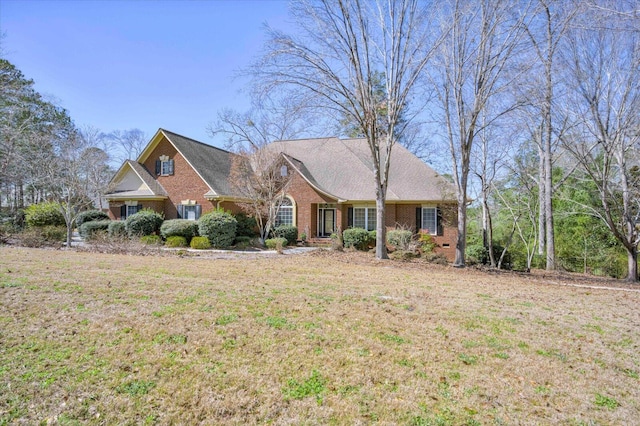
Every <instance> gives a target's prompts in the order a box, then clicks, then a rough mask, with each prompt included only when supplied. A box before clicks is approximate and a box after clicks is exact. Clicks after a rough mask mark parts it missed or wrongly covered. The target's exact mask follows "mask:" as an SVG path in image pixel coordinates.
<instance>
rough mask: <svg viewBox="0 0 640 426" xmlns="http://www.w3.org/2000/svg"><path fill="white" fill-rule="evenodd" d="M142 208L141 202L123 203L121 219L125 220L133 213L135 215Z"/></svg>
mask: <svg viewBox="0 0 640 426" xmlns="http://www.w3.org/2000/svg"><path fill="white" fill-rule="evenodd" d="M140 210H142V206H141V205H140V204H137V203H136V204H133V203H130V202H128V201H127V204H123V205H122V206H121V207H120V219H121V220H125V219H126V218H128V217H129V216H131V215H134V214H136V213H138V212H139V211H140Z"/></svg>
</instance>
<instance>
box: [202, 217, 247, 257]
mask: <svg viewBox="0 0 640 426" xmlns="http://www.w3.org/2000/svg"><path fill="white" fill-rule="evenodd" d="M237 228H238V221H237V220H236V218H235V217H233V215H232V214H231V213H227V212H224V211H220V210H214V211H212V212H209V213H207V214H205V215H203V216H201V217H200V220H199V221H198V233H199V234H200V235H201V236H203V237H207V238H209V241H210V242H211V245H212V246H213V247H215V248H226V247H229V246H231V245H232V244H233V241H234V240H235V239H236V230H237Z"/></svg>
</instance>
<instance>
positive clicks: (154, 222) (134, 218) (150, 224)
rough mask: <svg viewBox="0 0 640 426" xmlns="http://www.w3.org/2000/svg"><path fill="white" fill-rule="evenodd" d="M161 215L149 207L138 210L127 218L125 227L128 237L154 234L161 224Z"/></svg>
mask: <svg viewBox="0 0 640 426" xmlns="http://www.w3.org/2000/svg"><path fill="white" fill-rule="evenodd" d="M162 221H163V218H162V215H161V214H160V213H157V212H155V211H153V210H151V209H144V210H140V211H139V212H138V213H135V214H133V215H131V216H129V217H128V218H127V220H126V221H125V227H126V230H127V234H128V235H129V237H142V236H144V235H151V234H155V233H157V232H158V231H159V230H160V226H162Z"/></svg>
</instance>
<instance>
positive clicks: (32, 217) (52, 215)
mask: <svg viewBox="0 0 640 426" xmlns="http://www.w3.org/2000/svg"><path fill="white" fill-rule="evenodd" d="M25 221H26V222H27V225H28V226H32V227H34V226H35V227H37V226H49V225H50V226H66V222H65V220H64V216H62V212H61V211H60V204H58V203H40V204H32V205H30V206H29V207H27V208H26V209H25Z"/></svg>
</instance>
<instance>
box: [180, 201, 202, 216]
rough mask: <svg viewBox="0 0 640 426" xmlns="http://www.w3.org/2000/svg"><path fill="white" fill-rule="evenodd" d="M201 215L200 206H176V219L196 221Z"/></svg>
mask: <svg viewBox="0 0 640 426" xmlns="http://www.w3.org/2000/svg"><path fill="white" fill-rule="evenodd" d="M201 214H202V205H200V204H178V217H179V218H180V219H188V220H198V219H200V215H201Z"/></svg>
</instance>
